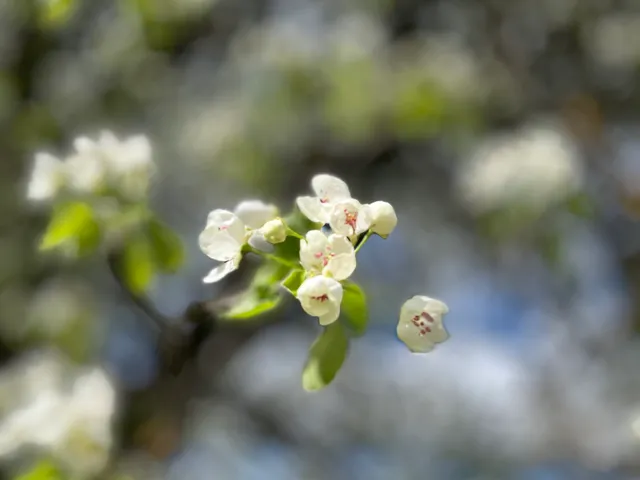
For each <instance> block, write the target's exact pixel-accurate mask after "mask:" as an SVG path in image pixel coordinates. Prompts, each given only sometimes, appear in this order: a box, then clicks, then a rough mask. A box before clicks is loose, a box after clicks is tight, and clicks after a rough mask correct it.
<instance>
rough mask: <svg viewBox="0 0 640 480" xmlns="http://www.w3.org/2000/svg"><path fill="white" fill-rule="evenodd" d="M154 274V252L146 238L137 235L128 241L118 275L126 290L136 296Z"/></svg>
mask: <svg viewBox="0 0 640 480" xmlns="http://www.w3.org/2000/svg"><path fill="white" fill-rule="evenodd" d="M155 273H156V263H155V252H154V250H153V249H152V247H151V242H150V241H149V240H148V238H147V237H146V236H143V235H137V236H134V237H132V238H130V239H128V240H127V242H126V243H125V245H124V250H123V252H122V256H121V258H120V274H121V275H122V278H123V279H124V281H125V284H126V285H127V288H129V290H131V292H133V293H135V294H137V295H138V294H141V293H143V292H144V291H145V290H147V288H148V287H149V285H150V284H151V281H152V280H153V277H154V275H155Z"/></svg>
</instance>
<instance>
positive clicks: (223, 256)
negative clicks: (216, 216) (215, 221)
mask: <svg viewBox="0 0 640 480" xmlns="http://www.w3.org/2000/svg"><path fill="white" fill-rule="evenodd" d="M198 244H199V245H200V249H201V250H202V251H203V252H204V254H205V255H207V256H208V257H209V258H212V259H214V260H218V261H220V262H226V261H227V260H231V259H232V258H234V257H235V256H236V255H238V254H239V253H240V250H241V249H242V244H241V243H239V242H238V241H237V240H236V239H235V238H233V237H232V236H231V235H229V233H228V232H227V231H224V230H223V231H220V230H218V227H216V226H214V225H212V226H210V227H207V228H205V229H204V231H203V232H202V233H201V234H200V236H199V237H198Z"/></svg>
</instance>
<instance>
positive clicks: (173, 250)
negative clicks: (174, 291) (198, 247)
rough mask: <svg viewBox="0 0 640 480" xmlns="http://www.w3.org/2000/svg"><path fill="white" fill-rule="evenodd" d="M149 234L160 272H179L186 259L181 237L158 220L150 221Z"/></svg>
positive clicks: (148, 225)
mask: <svg viewBox="0 0 640 480" xmlns="http://www.w3.org/2000/svg"><path fill="white" fill-rule="evenodd" d="M147 232H148V234H149V242H150V244H151V248H152V250H153V257H154V261H155V264H156V267H157V268H158V270H160V271H161V272H164V273H175V272H176V271H178V270H179V269H180V267H181V266H182V264H183V263H184V258H185V253H184V247H183V245H182V241H181V240H180V237H178V235H176V233H175V232H174V231H173V230H171V228H169V227H168V226H167V225H165V224H164V223H162V222H160V221H159V220H157V219H156V218H152V219H151V220H149V223H148V224H147Z"/></svg>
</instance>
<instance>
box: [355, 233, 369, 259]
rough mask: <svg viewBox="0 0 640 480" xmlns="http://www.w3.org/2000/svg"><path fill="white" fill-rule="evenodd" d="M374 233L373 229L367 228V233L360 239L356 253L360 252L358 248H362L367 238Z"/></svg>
mask: <svg viewBox="0 0 640 480" xmlns="http://www.w3.org/2000/svg"><path fill="white" fill-rule="evenodd" d="M372 234H373V232H372V231H371V230H367V233H365V234H364V237H362V240H360V243H359V244H358V246H357V247H356V249H355V253H358V250H360V249H361V248H362V246H363V245H364V244H365V243H367V240H369V237H370V236H371V235H372Z"/></svg>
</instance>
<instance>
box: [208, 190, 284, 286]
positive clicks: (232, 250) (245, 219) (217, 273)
mask: <svg viewBox="0 0 640 480" xmlns="http://www.w3.org/2000/svg"><path fill="white" fill-rule="evenodd" d="M277 215H278V209H277V208H276V207H275V206H274V205H267V204H265V203H263V202H261V201H259V200H246V201H243V202H240V203H239V204H238V206H237V207H236V208H235V210H234V211H233V212H230V211H229V210H223V209H216V210H213V211H212V212H211V213H209V217H208V218H207V225H206V227H205V229H204V230H203V231H202V233H201V234H200V237H199V239H198V243H199V245H200V249H201V250H202V251H203V252H204V253H205V255H207V256H208V257H209V258H212V259H213V260H218V261H219V262H224V263H223V264H222V265H219V266H217V267H216V268H214V269H213V270H211V272H209V274H208V275H207V276H206V277H205V278H204V279H203V281H204V282H205V283H215V282H217V281H219V280H221V279H222V278H224V277H226V276H227V275H228V274H230V273H231V272H233V271H235V270H237V268H238V266H239V265H240V261H241V260H242V247H243V246H244V245H245V244H246V243H247V242H248V241H249V240H250V239H251V237H252V236H254V235H258V236H262V232H261V231H260V230H261V229H262V227H264V226H265V224H266V223H267V222H268V221H269V220H272V219H273V218H274V217H276V216H277Z"/></svg>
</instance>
